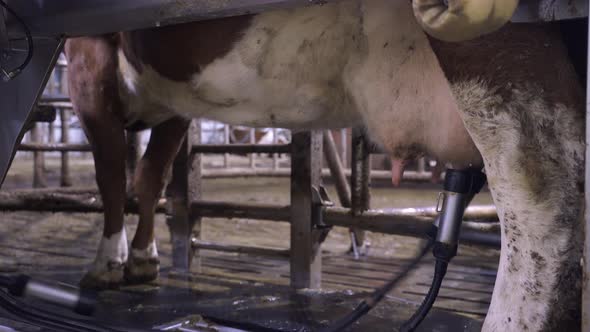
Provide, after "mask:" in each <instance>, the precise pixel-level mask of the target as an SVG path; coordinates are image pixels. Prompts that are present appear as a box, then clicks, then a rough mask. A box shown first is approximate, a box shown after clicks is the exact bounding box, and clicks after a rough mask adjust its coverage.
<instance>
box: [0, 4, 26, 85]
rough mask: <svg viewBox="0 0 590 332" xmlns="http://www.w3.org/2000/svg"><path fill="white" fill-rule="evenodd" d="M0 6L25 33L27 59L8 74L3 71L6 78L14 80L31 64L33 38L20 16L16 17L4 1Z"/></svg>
mask: <svg viewBox="0 0 590 332" xmlns="http://www.w3.org/2000/svg"><path fill="white" fill-rule="evenodd" d="M0 6H2V7H4V9H6V11H7V12H9V13H10V14H11V15H12V16H14V18H15V19H16V21H17V22H18V23H19V24H20V25H21V26H22V28H23V30H24V32H25V35H26V37H27V45H28V49H27V57H26V58H25V61H23V63H21V64H20V66H18V67H16V68H14V69H12V70H10V71H8V72H7V71H5V70H3V71H4V74H5V75H6V78H7V79H12V78H15V77H16V76H17V75H18V74H20V72H21V71H23V70H24V69H25V67H26V66H27V65H28V64H29V62H31V59H32V58H33V36H32V35H31V30H29V27H28V26H27V24H26V23H25V21H23V20H22V19H21V18H20V16H18V15H17V14H16V12H15V11H14V10H12V8H10V7H9V6H8V5H7V4H6V3H5V2H4V0H0Z"/></svg>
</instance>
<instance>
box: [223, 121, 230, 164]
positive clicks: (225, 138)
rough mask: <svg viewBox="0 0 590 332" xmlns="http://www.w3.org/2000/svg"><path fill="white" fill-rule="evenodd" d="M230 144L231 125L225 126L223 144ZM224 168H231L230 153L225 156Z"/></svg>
mask: <svg viewBox="0 0 590 332" xmlns="http://www.w3.org/2000/svg"><path fill="white" fill-rule="evenodd" d="M229 143H230V139H229V125H228V124H224V125H223V144H229ZM223 168H229V154H228V153H224V154H223Z"/></svg>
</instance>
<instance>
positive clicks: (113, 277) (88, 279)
mask: <svg viewBox="0 0 590 332" xmlns="http://www.w3.org/2000/svg"><path fill="white" fill-rule="evenodd" d="M123 277H124V274H123V266H122V265H121V264H117V263H115V264H109V268H108V270H107V271H90V272H88V273H86V274H85V275H84V277H82V280H80V287H81V288H86V289H95V290H106V289H117V288H119V286H121V284H122V283H123Z"/></svg>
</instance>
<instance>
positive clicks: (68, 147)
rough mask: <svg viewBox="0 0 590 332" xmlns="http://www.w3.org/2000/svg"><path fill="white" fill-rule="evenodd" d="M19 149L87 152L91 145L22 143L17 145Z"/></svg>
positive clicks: (90, 149)
mask: <svg viewBox="0 0 590 332" xmlns="http://www.w3.org/2000/svg"><path fill="white" fill-rule="evenodd" d="M18 150H19V151H34V152H53V151H78V152H89V151H92V147H91V146H90V145H89V144H64V143H54V144H45V143H22V144H21V145H19V147H18Z"/></svg>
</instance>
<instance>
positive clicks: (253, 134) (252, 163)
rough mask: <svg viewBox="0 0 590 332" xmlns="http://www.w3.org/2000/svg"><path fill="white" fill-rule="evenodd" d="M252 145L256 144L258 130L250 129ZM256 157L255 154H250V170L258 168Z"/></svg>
mask: <svg viewBox="0 0 590 332" xmlns="http://www.w3.org/2000/svg"><path fill="white" fill-rule="evenodd" d="M250 144H256V129H254V128H250ZM255 157H256V156H255V154H254V153H250V168H252V169H254V168H256V159H254V158H255Z"/></svg>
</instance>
